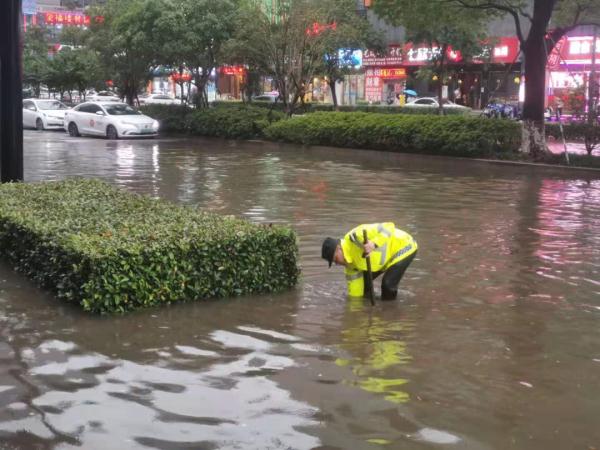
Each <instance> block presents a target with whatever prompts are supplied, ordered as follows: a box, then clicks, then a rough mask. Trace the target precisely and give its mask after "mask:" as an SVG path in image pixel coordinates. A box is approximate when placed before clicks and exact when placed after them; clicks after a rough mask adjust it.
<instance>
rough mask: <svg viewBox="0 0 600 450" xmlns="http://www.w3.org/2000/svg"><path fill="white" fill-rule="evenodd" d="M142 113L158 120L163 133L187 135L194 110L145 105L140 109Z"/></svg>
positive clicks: (182, 107)
mask: <svg viewBox="0 0 600 450" xmlns="http://www.w3.org/2000/svg"><path fill="white" fill-rule="evenodd" d="M140 111H141V112H142V113H143V114H146V115H147V116H150V117H152V118H153V119H156V120H158V122H159V123H160V131H161V132H163V133H185V132H187V130H188V128H189V123H188V122H189V116H190V114H191V113H192V111H193V110H192V109H191V108H190V107H189V106H185V105H145V106H142V107H140Z"/></svg>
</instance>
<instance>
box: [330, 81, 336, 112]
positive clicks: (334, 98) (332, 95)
mask: <svg viewBox="0 0 600 450" xmlns="http://www.w3.org/2000/svg"><path fill="white" fill-rule="evenodd" d="M329 89H330V90H331V100H332V101H333V106H334V108H335V109H336V111H337V109H338V100H337V93H336V92H335V80H334V79H333V78H330V79H329Z"/></svg>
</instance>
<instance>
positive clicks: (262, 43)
mask: <svg viewBox="0 0 600 450" xmlns="http://www.w3.org/2000/svg"><path fill="white" fill-rule="evenodd" d="M331 4H332V2H331V1H330V0H294V1H290V2H282V3H281V4H280V5H279V10H278V13H277V15H275V16H272V15H270V14H268V13H267V12H266V11H264V10H263V9H262V8H261V7H260V6H259V5H257V4H256V3H255V2H251V1H249V2H246V3H245V4H244V5H243V7H242V10H241V13H240V15H239V20H238V23H237V32H236V35H235V37H234V39H233V41H232V42H231V43H230V45H229V47H228V48H229V49H230V51H231V54H232V55H237V56H238V58H239V61H242V62H244V63H246V64H248V65H249V66H251V67H256V68H257V69H258V70H259V71H260V72H261V73H263V74H265V75H268V76H270V77H272V78H273V81H274V82H275V85H276V87H277V90H278V92H279V97H280V98H281V101H282V102H283V104H284V107H285V109H286V112H287V113H288V114H289V115H291V114H292V113H293V112H294V110H295V107H296V104H297V103H298V102H299V101H300V102H302V101H303V99H304V96H305V94H306V89H307V86H308V85H309V83H310V81H311V80H312V78H313V77H314V75H315V74H316V73H317V70H318V69H319V68H320V67H322V61H323V58H324V56H325V53H326V48H327V45H326V43H327V40H328V37H329V36H330V35H331V34H333V33H335V31H336V29H337V23H335V22H333V21H332V15H331V13H332V11H333V10H332V9H331V8H330V5H331ZM248 17H251V18H252V20H248V19H247V18H248Z"/></svg>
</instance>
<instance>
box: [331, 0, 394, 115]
mask: <svg viewBox="0 0 600 450" xmlns="http://www.w3.org/2000/svg"><path fill="white" fill-rule="evenodd" d="M326 3H327V4H326V7H327V9H328V11H327V19H326V23H335V24H336V28H335V30H334V32H331V33H327V35H326V36H325V40H324V52H325V54H324V58H323V59H322V63H323V68H322V72H323V73H324V74H325V75H326V76H327V81H328V84H329V89H330V91H331V99H332V101H333V104H334V106H336V107H337V105H338V100H337V95H336V90H335V86H336V83H337V82H338V81H342V80H343V79H344V77H345V75H348V74H350V73H352V71H353V70H354V69H353V63H352V61H351V57H352V54H353V52H354V51H355V50H361V49H364V48H368V49H371V50H375V51H377V52H383V51H384V49H385V44H384V41H383V36H382V35H381V34H380V33H378V32H376V31H375V30H374V29H373V28H372V26H371V24H370V23H369V21H368V20H367V19H366V17H361V16H359V15H358V14H357V13H356V2H355V1H354V0H326Z"/></svg>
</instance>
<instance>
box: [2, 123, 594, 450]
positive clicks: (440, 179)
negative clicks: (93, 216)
mask: <svg viewBox="0 0 600 450" xmlns="http://www.w3.org/2000/svg"><path fill="white" fill-rule="evenodd" d="M71 176H84V177H98V178H102V179H104V180H106V181H108V182H110V183H113V184H116V185H118V186H121V187H123V188H125V189H128V190H131V191H134V192H139V193H144V194H148V195H150V196H155V197H161V198H164V199H167V200H170V201H174V202H178V203H182V204H187V205H198V206H201V207H203V208H207V209H210V210H212V211H216V212H219V213H222V214H233V215H236V216H239V217H246V218H248V219H249V220H251V221H254V222H259V223H284V224H290V225H291V226H292V227H293V228H294V229H295V230H296V231H297V233H298V236H299V247H300V262H301V266H302V280H301V282H300V283H299V285H298V286H297V288H296V289H295V290H293V291H290V292H286V293H282V294H277V295H270V296H262V297H242V298H235V299H228V300H220V301H200V302H195V303H188V304H178V305H174V306H170V307H165V308H161V309H149V310H144V311H139V312H135V313H132V314H129V315H127V316H117V317H97V316H90V315H87V314H85V313H83V312H81V311H80V310H79V309H77V308H75V307H72V306H69V305H65V304H64V303H61V302H59V301H58V300H56V299H54V298H53V297H52V296H51V295H49V294H48V293H46V292H44V291H42V290H40V289H38V288H37V287H36V286H35V285H34V284H33V283H31V282H30V281H28V280H27V279H25V278H23V277H21V276H20V275H19V274H16V273H15V272H13V271H12V270H11V268H10V267H8V266H7V265H6V264H0V449H3V450H4V449H27V450H37V449H44V450H45V449H61V450H62V449H85V450H90V449H102V450H104V449H161V450H162V449H164V450H166V449H244V450H247V449H256V450H259V449H260V450H262V449H328V450H334V449H340V450H342V449H344V450H345V449H353V450H361V449H410V450H413V449H417V450H418V449H438V448H439V449H441V448H444V449H477V450H480V449H481V450H486V449H527V450H537V449H540V450H542V449H543V450H548V449H584V450H589V449H594V448H600V428H599V427H598V420H599V419H598V418H599V417H600V401H598V398H599V397H600V326H599V324H600V179H599V177H598V172H595V173H594V172H587V173H586V172H583V171H581V172H567V171H564V172H562V171H560V170H553V171H549V170H542V169H539V168H538V169H536V168H530V167H515V166H502V165H490V164H484V163H477V162H473V161H465V160H459V159H443V158H426V157H418V156H411V155H396V154H388V153H380V152H368V151H358V150H342V149H333V148H319V149H302V148H300V147H296V146H288V145H279V144H266V143H258V142H247V143H241V142H226V141H219V140H183V139H160V140H146V141H139V142H138V141H117V142H114V141H106V140H103V139H90V138H70V137H68V136H65V135H63V134H62V133H52V132H43V133H37V132H32V131H26V132H25V179H26V181H38V180H51V179H62V178H65V177H71ZM382 221H393V222H395V223H396V226H397V227H399V228H401V229H403V230H405V231H407V232H409V233H410V234H412V235H413V236H414V237H415V239H416V240H417V241H418V242H419V247H420V248H419V255H418V256H417V258H416V260H415V262H414V263H413V264H412V266H411V267H410V268H409V269H408V271H407V273H406V275H405V277H404V278H403V280H402V282H401V284H400V292H399V296H398V297H399V299H398V301H395V302H384V303H382V302H377V304H376V306H375V307H371V306H370V305H369V303H368V301H362V300H353V301H349V300H347V298H346V296H345V289H346V287H345V279H344V275H343V271H342V269H340V268H332V269H328V268H327V263H326V262H325V261H323V260H322V259H321V258H320V247H321V242H322V240H323V238H324V237H326V236H334V237H335V236H338V237H340V236H341V235H342V234H343V233H345V232H346V231H348V230H349V229H350V228H352V227H353V226H355V225H357V224H360V223H368V222H382ZM379 287H380V286H379V283H376V289H377V291H379Z"/></svg>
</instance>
